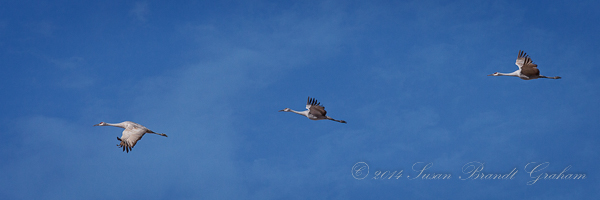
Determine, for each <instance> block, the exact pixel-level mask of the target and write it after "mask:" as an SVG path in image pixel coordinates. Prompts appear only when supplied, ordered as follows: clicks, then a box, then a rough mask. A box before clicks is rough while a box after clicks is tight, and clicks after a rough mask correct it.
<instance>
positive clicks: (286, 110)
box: [279, 108, 292, 112]
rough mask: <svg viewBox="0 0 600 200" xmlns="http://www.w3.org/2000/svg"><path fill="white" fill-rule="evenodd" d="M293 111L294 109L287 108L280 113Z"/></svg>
mask: <svg viewBox="0 0 600 200" xmlns="http://www.w3.org/2000/svg"><path fill="white" fill-rule="evenodd" d="M291 110H292V109H289V108H285V109H283V110H280V111H279V112H281V111H283V112H290V111H291Z"/></svg>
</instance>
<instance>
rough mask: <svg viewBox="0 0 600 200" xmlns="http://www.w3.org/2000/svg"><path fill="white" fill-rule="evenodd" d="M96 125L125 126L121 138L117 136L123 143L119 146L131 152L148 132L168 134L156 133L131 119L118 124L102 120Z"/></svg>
mask: <svg viewBox="0 0 600 200" xmlns="http://www.w3.org/2000/svg"><path fill="white" fill-rule="evenodd" d="M94 126H114V127H120V128H124V129H125V130H124V131H123V135H121V138H119V137H117V140H119V141H121V143H120V144H117V146H118V147H122V148H123V151H127V153H129V151H131V148H133V146H135V144H136V143H137V141H139V140H140V139H142V136H144V134H146V133H152V134H156V135H162V136H165V137H167V134H164V133H155V132H154V131H151V130H150V129H148V128H146V127H144V126H142V125H140V124H137V123H135V122H130V121H124V122H121V123H117V124H110V123H106V122H100V123H99V124H96V125H94Z"/></svg>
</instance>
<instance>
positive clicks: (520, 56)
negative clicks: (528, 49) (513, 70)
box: [515, 50, 529, 69]
mask: <svg viewBox="0 0 600 200" xmlns="http://www.w3.org/2000/svg"><path fill="white" fill-rule="evenodd" d="M528 57H529V56H527V53H525V52H524V51H521V50H519V54H518V55H517V61H516V62H515V65H517V66H518V67H519V69H521V67H523V64H524V63H525V58H528Z"/></svg>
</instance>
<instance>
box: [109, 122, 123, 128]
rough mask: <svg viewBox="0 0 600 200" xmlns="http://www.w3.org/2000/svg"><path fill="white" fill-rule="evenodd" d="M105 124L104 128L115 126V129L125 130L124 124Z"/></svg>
mask: <svg viewBox="0 0 600 200" xmlns="http://www.w3.org/2000/svg"><path fill="white" fill-rule="evenodd" d="M104 124H105V125H104V126H114V127H119V128H125V126H124V125H123V123H118V124H111V123H104Z"/></svg>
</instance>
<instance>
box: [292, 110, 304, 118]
mask: <svg viewBox="0 0 600 200" xmlns="http://www.w3.org/2000/svg"><path fill="white" fill-rule="evenodd" d="M289 112H293V113H296V114H299V115H302V116H305V117H306V116H308V110H305V111H295V110H292V109H290V111H289Z"/></svg>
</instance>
